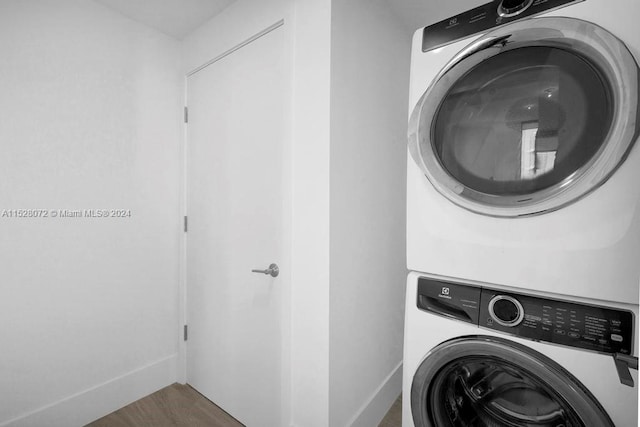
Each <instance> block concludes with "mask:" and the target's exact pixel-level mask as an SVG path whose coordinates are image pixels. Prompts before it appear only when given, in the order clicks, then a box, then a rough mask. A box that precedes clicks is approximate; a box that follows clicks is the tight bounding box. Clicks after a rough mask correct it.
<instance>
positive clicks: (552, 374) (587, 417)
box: [402, 272, 638, 427]
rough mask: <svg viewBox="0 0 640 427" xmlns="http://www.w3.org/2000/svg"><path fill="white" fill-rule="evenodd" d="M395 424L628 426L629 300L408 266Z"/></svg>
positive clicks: (632, 334) (632, 367) (633, 321)
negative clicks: (562, 293) (563, 293)
mask: <svg viewBox="0 0 640 427" xmlns="http://www.w3.org/2000/svg"><path fill="white" fill-rule="evenodd" d="M407 289H408V291H407V300H406V323H405V328H406V334H405V358H404V372H403V375H404V377H403V414H402V420H403V421H402V425H403V427H432V426H434V427H448V426H456V427H463V426H473V427H498V426H499V427H524V426H554V427H560V426H564V427H569V426H571V427H576V426H588V427H591V426H593V427H611V426H617V427H632V426H637V425H638V388H637V381H638V373H637V367H638V359H637V344H636V337H637V332H636V331H637V327H638V323H637V316H638V306H637V305H634V304H622V303H611V302H609V303H607V304H606V305H603V304H602V303H601V302H598V301H593V300H587V299H583V298H572V299H563V298H558V297H557V296H556V294H553V295H552V296H550V295H546V294H544V293H541V292H522V290H520V289H519V288H508V287H504V286H496V285H489V284H484V283H479V282H471V281H460V280H451V279H446V278H442V277H438V276H428V275H423V274H419V273H415V272H414V273H411V274H410V275H409V277H408V282H407Z"/></svg>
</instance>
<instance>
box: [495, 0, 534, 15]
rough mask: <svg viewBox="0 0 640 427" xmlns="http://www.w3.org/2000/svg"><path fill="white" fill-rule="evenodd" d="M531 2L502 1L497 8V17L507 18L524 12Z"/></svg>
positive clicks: (519, 0)
mask: <svg viewBox="0 0 640 427" xmlns="http://www.w3.org/2000/svg"><path fill="white" fill-rule="evenodd" d="M532 3H533V0H502V1H501V2H500V6H498V15H500V16H502V17H504V18H508V17H510V16H516V15H519V14H521V13H522V12H524V11H525V10H526V9H528V8H529V6H531V4H532Z"/></svg>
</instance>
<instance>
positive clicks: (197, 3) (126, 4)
mask: <svg viewBox="0 0 640 427" xmlns="http://www.w3.org/2000/svg"><path fill="white" fill-rule="evenodd" d="M95 1H96V2H98V3H101V4H103V5H105V6H107V7H108V8H110V9H113V10H116V11H118V12H120V13H122V14H123V15H125V16H128V17H129V18H131V19H134V20H136V21H138V22H141V23H143V24H146V25H148V26H150V27H152V28H155V29H156V30H159V31H162V32H163V33H165V34H168V35H170V36H173V37H175V38H178V39H182V38H183V37H184V36H186V35H187V34H189V33H190V32H191V31H192V30H194V29H195V28H197V27H199V26H200V25H201V24H203V23H205V22H206V21H208V20H209V19H211V18H212V17H214V16H215V15H217V14H218V13H220V12H221V11H222V10H223V9H224V8H226V7H227V6H229V5H230V4H231V3H233V2H234V1H235V0H95Z"/></svg>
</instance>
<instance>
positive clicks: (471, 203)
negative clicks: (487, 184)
mask: <svg viewBox="0 0 640 427" xmlns="http://www.w3.org/2000/svg"><path fill="white" fill-rule="evenodd" d="M534 46H536V47H540V46H543V47H555V48H560V49H565V50H568V51H569V52H573V53H577V54H579V55H580V56H582V57H584V58H586V59H588V60H589V61H590V62H592V63H593V64H595V65H597V66H598V67H599V68H600V69H601V70H602V71H603V72H604V73H605V75H606V76H607V78H608V80H609V81H610V83H611V86H612V88H611V89H612V91H613V104H614V106H613V107H614V116H613V121H612V125H611V128H610V130H609V133H608V135H607V137H606V140H605V142H604V143H603V144H602V147H601V148H600V149H599V151H598V152H597V153H596V154H595V155H594V156H593V158H592V159H591V160H590V161H589V162H587V163H586V164H584V165H582V166H581V167H580V168H579V169H578V170H577V171H575V172H574V173H572V174H571V175H569V176H568V177H566V178H565V179H564V180H562V181H561V182H559V183H557V184H555V185H553V186H551V187H549V188H545V189H542V190H539V191H536V192H533V193H531V194H529V195H509V196H500V195H492V194H487V193H482V192H479V191H476V190H474V189H471V188H469V187H467V186H465V185H464V184H462V183H460V182H459V181H457V180H456V179H455V178H453V177H452V176H451V175H450V174H449V173H448V172H447V171H446V170H445V169H444V167H443V166H442V164H441V163H440V161H439V160H438V156H437V153H436V151H435V149H434V146H433V122H434V118H435V117H436V116H437V112H438V110H439V108H440V105H441V103H442V101H443V99H444V98H445V96H446V95H447V93H448V91H449V89H451V87H452V86H453V85H454V84H455V83H456V82H457V81H458V79H460V78H461V77H462V76H463V75H465V74H466V73H467V72H468V71H469V70H471V69H472V68H473V67H475V66H476V65H478V64H479V63H481V62H482V61H484V60H486V59H488V58H490V57H493V56H495V55H498V54H500V53H503V52H506V51H509V50H513V49H517V48H523V47H534ZM638 79H639V72H638V65H637V63H636V61H635V59H634V58H633V56H632V54H631V53H630V52H629V50H628V48H627V47H626V46H625V45H624V43H623V42H622V41H620V40H619V39H618V38H616V37H615V36H614V35H612V34H611V33H609V32H608V31H607V30H605V29H603V28H601V27H599V26H597V25H595V24H593V23H590V22H587V21H582V20H579V19H574V18H550V17H545V18H534V19H529V20H525V21H520V22H516V23H513V24H509V25H506V26H504V27H500V28H498V29H496V30H495V31H492V32H490V33H488V34H486V35H485V36H483V37H481V38H480V39H478V40H476V41H474V42H473V43H471V44H470V45H468V46H467V47H466V48H465V49H463V50H462V51H461V52H459V53H458V54H457V55H456V56H455V57H454V58H453V59H452V60H451V61H450V62H449V63H448V64H447V65H446V66H445V67H444V68H443V69H442V71H440V73H439V74H438V75H437V76H436V78H435V79H434V80H433V82H432V83H431V85H430V86H429V88H428V89H427V90H426V92H425V93H424V94H423V95H422V97H421V98H420V100H419V101H418V103H417V105H416V107H415V109H414V111H413V113H412V115H411V118H410V121H409V141H408V144H409V152H410V153H411V156H412V158H413V159H414V161H415V162H416V164H417V165H418V167H419V168H420V169H421V170H422V172H423V173H424V174H425V176H426V177H427V179H428V180H429V181H430V182H431V184H432V185H433V186H434V188H435V189H436V190H437V191H438V192H439V193H440V194H442V195H443V196H445V197H446V198H447V199H449V200H450V201H451V202H453V203H455V204H456V205H458V206H461V207H463V208H465V209H467V210H469V211H472V212H475V213H479V214H483V215H488V216H494V217H512V218H513V217H521V216H529V215H537V214H542V213H545V212H550V211H553V210H557V209H560V208H562V207H564V206H566V205H569V204H571V203H573V202H575V201H577V200H579V199H581V198H582V197H584V196H586V195H587V194H589V193H591V192H592V191H594V190H595V189H596V188H598V187H600V186H601V185H602V184H604V183H605V182H606V181H607V180H608V179H609V178H610V177H611V176H612V175H613V173H614V172H615V171H616V170H617V168H618V167H619V166H620V164H622V163H623V162H624V160H625V159H626V157H627V156H628V154H629V152H630V150H631V148H632V147H633V145H634V143H635V140H636V139H637V137H638V133H639V131H640V111H639V109H638V98H639V96H638V95H639V90H640V87H639V86H640V85H639V81H638Z"/></svg>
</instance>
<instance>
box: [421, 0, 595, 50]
mask: <svg viewBox="0 0 640 427" xmlns="http://www.w3.org/2000/svg"><path fill="white" fill-rule="evenodd" d="M582 1H585V0H495V1H492V2H491V3H487V4H484V5H482V6H478V7H476V8H475V9H471V10H468V11H466V12H463V13H461V14H459V15H456V16H452V17H451V18H448V19H445V20H444V21H440V22H438V23H436V24H433V25H430V26H428V27H426V28H425V29H424V32H423V34H422V51H423V52H426V51H428V50H432V49H437V48H438V47H441V46H444V45H447V44H449V43H453V42H455V41H456V40H460V39H462V38H465V37H469V36H472V35H474V34H479V33H483V32H485V31H487V30H490V29H492V28H495V27H499V26H500V25H504V24H508V23H509V22H513V21H516V20H519V19H522V18H526V17H531V16H535V15H538V14H540V13H543V12H547V11H549V10H552V9H557V8H559V7H563V6H568V5H570V4H572V3H579V2H582Z"/></svg>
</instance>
